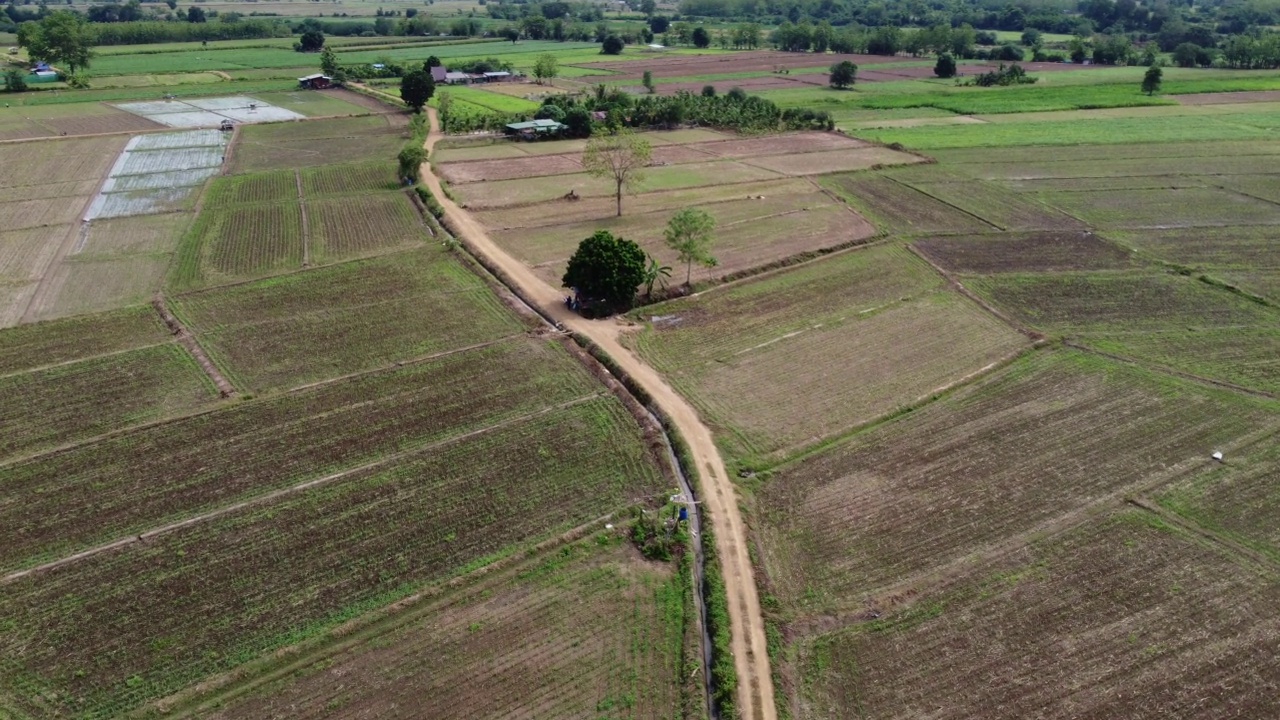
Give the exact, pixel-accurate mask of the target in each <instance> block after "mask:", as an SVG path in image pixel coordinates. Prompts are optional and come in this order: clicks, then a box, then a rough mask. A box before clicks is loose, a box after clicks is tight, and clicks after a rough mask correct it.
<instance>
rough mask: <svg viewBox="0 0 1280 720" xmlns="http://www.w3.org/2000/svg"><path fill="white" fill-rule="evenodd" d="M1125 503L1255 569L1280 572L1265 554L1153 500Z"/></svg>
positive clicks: (1137, 497) (1144, 498) (1141, 497)
mask: <svg viewBox="0 0 1280 720" xmlns="http://www.w3.org/2000/svg"><path fill="white" fill-rule="evenodd" d="M1125 502H1126V503H1128V504H1129V505H1131V506H1133V507H1135V508H1138V509H1140V510H1143V511H1145V512H1148V513H1151V514H1152V515H1155V516H1156V517H1157V518H1159V519H1160V520H1162V521H1164V522H1166V523H1169V524H1170V525H1173V526H1175V527H1177V528H1179V529H1181V530H1183V531H1185V532H1187V533H1190V534H1192V535H1195V536H1197V537H1199V538H1201V539H1203V540H1205V541H1207V542H1208V543H1209V544H1210V545H1213V546H1215V547H1217V548H1218V549H1219V550H1220V551H1222V552H1224V553H1225V554H1227V555H1231V556H1233V557H1234V559H1236V560H1238V561H1243V562H1244V563H1246V564H1248V565H1252V566H1255V569H1257V570H1259V571H1263V572H1266V573H1267V574H1268V575H1275V574H1276V571H1277V570H1280V562H1276V561H1275V560H1274V559H1272V558H1270V557H1268V556H1267V555H1266V554H1265V553H1261V552H1258V551H1257V550H1254V549H1253V548H1251V547H1249V546H1247V545H1245V544H1244V543H1241V542H1237V541H1235V540H1232V539H1231V538H1229V537H1226V536H1225V535H1223V534H1222V533H1219V532H1217V531H1216V530H1212V529H1210V528H1207V527H1205V526H1203V525H1201V524H1199V523H1197V522H1195V521H1194V520H1190V519H1188V518H1186V517H1183V516H1182V515H1179V514H1178V513H1175V512H1173V511H1171V510H1166V509H1165V508H1163V507H1160V505H1159V504H1157V503H1156V502H1154V501H1153V500H1152V499H1151V498H1149V497H1147V496H1146V495H1145V494H1143V495H1135V496H1133V497H1127V498H1125Z"/></svg>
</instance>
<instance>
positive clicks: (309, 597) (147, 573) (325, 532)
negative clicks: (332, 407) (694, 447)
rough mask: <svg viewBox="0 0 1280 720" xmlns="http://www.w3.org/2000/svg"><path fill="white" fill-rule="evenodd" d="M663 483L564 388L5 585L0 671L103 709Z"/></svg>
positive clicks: (621, 414)
mask: <svg viewBox="0 0 1280 720" xmlns="http://www.w3.org/2000/svg"><path fill="white" fill-rule="evenodd" d="M661 485H662V481H661V478H660V475H659V474H658V473H657V471H656V468H654V466H653V465H652V463H651V461H650V460H649V459H648V455H647V451H646V449H645V447H644V446H643V444H642V443H641V442H640V437H639V433H638V429H637V428H636V426H635V423H634V421H633V420H632V419H631V418H630V417H629V416H628V415H627V413H626V411H625V410H624V409H622V407H621V405H619V404H618V403H617V402H616V401H615V400H613V399H612V398H605V399H598V400H595V401H592V402H589V403H583V404H579V405H576V406H573V407H570V408H566V409H562V410H559V411H556V412H553V413H549V414H546V415H543V416H540V417H537V418H533V419H530V420H528V421H526V422H523V423H518V424H515V425H511V426H507V427H503V428H499V429H497V430H494V431H493V432H490V433H486V434H484V435H481V436H478V437H472V438H468V439H466V440H464V441H462V442H456V443H451V444H449V445H447V446H445V447H440V448H436V449H434V450H432V451H431V452H428V453H422V454H418V455H416V456H415V457H413V458H411V459H406V460H403V461H400V462H398V463H396V464H395V465H393V466H391V467H389V468H386V469H380V470H375V471H371V472H366V473H360V474H359V475H357V476H355V477H352V478H350V479H347V480H345V481H343V482H340V483H333V484H330V485H326V486H322V487H320V488H316V489H315V490H313V491H311V492H307V493H300V494H297V495H294V496H290V497H288V498H285V499H281V500H280V501H278V502H275V503H272V504H270V505H266V506H260V507H255V508H251V509H247V510H245V511H243V512H237V513H234V514H231V515H228V516H225V517H223V518H219V519H217V520H215V521H213V522H209V523H205V524H197V525H194V526H191V527H189V528H186V529H183V530H179V531H176V532H174V533H172V534H168V535H163V536H159V537H157V538H155V539H153V540H152V541H149V542H147V543H144V544H135V545H133V546H131V547H130V549H128V550H125V551H122V552H117V553H109V554H104V555H100V556H95V557H92V558H89V559H86V560H83V561H81V562H79V563H76V564H74V565H72V566H68V567H66V568H63V569H60V570H58V571H53V572H50V573H45V574H42V575H39V576H36V577H33V578H29V579H24V580H22V581H19V582H16V583H13V584H10V585H6V586H3V587H2V588H0V602H2V603H3V604H4V605H5V606H6V607H7V608H9V611H10V612H9V613H8V617H9V619H10V620H12V621H13V623H12V624H13V626H14V630H13V631H11V632H8V633H5V634H4V635H3V636H0V655H3V656H4V657H5V658H6V665H8V666H9V667H8V668H7V670H9V671H10V672H6V673H3V674H4V676H5V677H7V678H14V677H15V676H26V677H28V678H30V677H32V676H35V677H38V678H39V679H40V680H41V682H42V683H43V684H44V685H45V686H46V687H47V688H48V690H50V691H51V694H46V695H45V697H54V696H55V695H54V694H53V693H56V697H58V698H60V700H59V704H65V705H64V707H65V709H67V710H74V711H75V712H76V714H77V715H78V716H81V717H106V716H113V717H114V716H116V715H118V714H119V713H120V712H122V711H125V710H128V709H131V708H133V707H136V706H137V705H138V704H140V703H142V702H144V701H146V700H148V699H150V698H153V697H157V696H159V695H163V694H167V693H170V692H172V691H174V690H176V689H178V688H179V687H182V686H183V685H185V684H187V683H189V682H191V681H193V680H195V679H197V678H200V677H203V676H205V675H207V674H209V673H211V672H217V671H219V670H222V669H226V668H229V667H232V666H234V665H235V664H238V663H239V662H242V661H244V660H246V659H248V658H249V657H252V656H256V655H258V654H260V653H262V652H266V651H269V650H271V649H273V648H276V647H280V646H282V645H285V644H289V643H292V642H295V641H297V640H300V639H304V638H306V637H309V636H312V635H314V634H316V633H318V632H322V631H323V630H325V629H326V628H328V627H331V626H332V625H334V624H335V623H338V622H341V621H343V620H346V619H348V618H351V617H354V616H356V615H358V614H360V613H363V612H366V611H368V610H369V609H371V608H373V607H378V606H381V605H384V604H386V603H387V602H389V601H391V600H393V599H396V598H398V597H403V596H404V595H406V594H408V593H410V592H412V591H413V590H415V589H416V588H417V587H419V586H420V585H421V584H422V583H423V582H429V581H433V580H440V579H443V578H446V577H448V576H451V575H453V574H456V573H458V572H460V571H465V570H466V569H467V568H468V567H471V566H473V565H474V564H475V563H478V562H479V563H483V562H486V558H491V557H493V556H494V555H495V554H499V555H500V554H503V553H505V552H508V551H509V549H510V548H511V547H512V546H513V545H518V544H523V543H525V542H528V541H530V540H532V539H534V538H537V537H542V536H546V535H548V534H553V533H555V532H557V531H562V530H564V529H566V528H567V527H572V526H575V525H578V524H581V523H583V522H586V521H588V520H590V519H592V518H595V517H599V516H600V515H601V514H603V513H605V512H608V511H609V510H611V509H613V508H616V507H618V506H619V505H621V504H623V503H626V502H629V499H630V498H632V497H635V496H636V495H637V494H641V495H648V494H653V493H656V492H659V491H660V490H661V489H662V487H661ZM566 498H572V500H573V501H572V502H565V499H566ZM552 517H554V518H555V520H554V521H553V522H552V523H550V524H548V522H547V520H548V518H552ZM144 618H145V621H143V619H144ZM105 647H111V648H114V652H113V653H111V655H110V661H109V662H104V659H105V656H104V655H103V653H102V649H103V648H105Z"/></svg>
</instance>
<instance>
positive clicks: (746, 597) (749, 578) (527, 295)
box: [421, 108, 777, 720]
mask: <svg viewBox="0 0 1280 720" xmlns="http://www.w3.org/2000/svg"><path fill="white" fill-rule="evenodd" d="M425 110H426V112H427V113H428V117H429V119H430V122H431V131H430V133H429V134H428V135H427V142H426V149H427V152H428V154H430V153H431V151H432V150H433V149H434V148H435V144H436V141H437V140H438V139H439V138H440V136H441V134H440V121H439V117H438V116H437V115H436V111H435V109H433V108H425ZM428 156H430V155H428ZM421 174H422V182H423V183H425V184H426V185H427V187H428V188H430V189H431V192H432V193H434V194H435V196H436V198H437V199H438V200H439V201H440V205H441V206H443V207H444V211H445V216H446V218H447V221H448V225H449V228H450V229H451V230H452V231H453V233H454V234H455V235H456V236H457V237H458V240H459V241H460V242H462V243H463V244H464V245H465V246H466V247H467V248H468V249H469V250H470V251H471V252H472V253H475V254H476V255H479V256H482V257H483V258H484V259H485V261H486V262H488V263H489V264H491V265H492V266H494V267H497V268H499V269H501V270H502V272H503V273H504V274H505V275H506V279H507V281H509V282H510V283H512V284H513V285H516V286H517V287H518V289H519V291H520V294H521V295H522V296H523V297H524V299H525V300H526V301H527V302H529V303H532V304H534V305H536V306H537V308H538V310H539V311H540V312H541V313H543V314H544V315H546V316H547V317H550V318H552V319H553V320H555V321H556V322H559V323H561V324H562V325H563V326H564V327H566V328H569V329H570V330H573V331H575V332H579V333H582V334H583V335H584V336H586V337H588V338H590V339H591V341H592V342H594V343H595V344H596V345H597V346H598V347H599V348H600V349H601V350H603V351H604V352H605V353H607V354H608V355H609V356H610V357H611V358H613V360H614V361H615V362H616V363H617V364H618V366H619V367H621V368H622V369H623V370H625V371H626V372H627V374H628V375H630V376H631V378H632V379H633V380H634V381H635V382H636V384H638V385H639V386H640V387H642V388H644V390H645V391H646V392H647V393H649V395H650V396H651V397H652V398H653V401H654V402H655V403H656V404H657V405H658V407H660V408H661V409H662V410H663V412H665V413H666V414H667V415H668V416H669V418H670V419H671V422H672V424H673V425H675V427H676V429H677V430H679V432H680V434H681V435H682V436H683V437H684V439H685V442H687V443H688V445H689V448H690V453H691V454H692V456H693V458H694V459H695V461H696V462H697V465H698V470H699V471H700V472H701V474H702V478H703V488H702V490H703V497H702V498H701V501H702V507H703V509H704V511H705V512H707V513H708V514H709V517H710V518H711V521H712V526H713V528H714V530H715V538H716V550H717V552H718V553H719V555H720V558H721V561H722V562H723V568H722V571H723V573H724V581H725V590H726V593H727V595H728V601H729V625H730V631H731V633H732V638H733V644H732V648H733V657H734V666H735V667H736V668H737V672H738V712H739V715H740V717H741V718H742V719H743V720H776V717H777V710H776V708H775V707H774V700H773V677H772V675H771V674H770V669H769V655H768V651H767V649H766V644H765V631H764V617H763V616H762V615H761V612H760V600H759V598H758V597H757V594H756V583H755V577H754V575H753V571H752V567H751V558H750V555H749V553H748V551H747V536H746V528H745V527H744V526H743V522H742V515H741V513H740V512H739V511H738V498H737V494H736V491H735V489H734V487H733V482H732V481H731V480H730V479H729V474H728V472H726V471H725V467H724V461H723V460H722V459H721V458H720V452H719V450H718V449H717V448H716V445H715V442H714V441H713V440H712V437H711V431H710V430H709V429H708V428H707V426H706V425H704V424H703V423H702V420H701V419H700V418H699V417H698V413H697V411H696V410H694V408H693V406H692V405H690V404H689V403H688V401H686V400H685V399H684V398H683V397H681V396H680V394H679V393H677V392H676V391H675V390H673V389H672V388H671V386H669V385H668V384H667V383H666V381H665V380H663V379H662V377H661V376H660V375H659V374H658V373H657V371H655V370H654V369H653V368H652V367H650V366H649V365H647V364H646V363H645V362H644V361H643V360H641V359H640V358H639V357H638V356H636V355H635V354H633V353H632V352H631V351H630V350H628V349H627V348H626V347H624V346H623V345H622V343H621V342H620V341H619V335H620V334H621V333H622V332H624V327H623V326H622V325H621V324H620V323H619V322H618V321H617V320H613V319H609V320H587V319H585V318H583V317H581V316H580V315H578V314H577V313H574V312H571V311H570V310H569V309H568V308H566V307H565V306H564V302H563V300H564V297H565V293H564V291H562V290H560V289H559V288H554V287H552V286H551V285H549V284H548V283H547V282H546V281H544V280H543V279H542V278H539V277H538V276H537V275H535V274H534V272H533V270H532V269H531V268H530V267H529V266H527V265H525V264H524V263H522V262H520V261H519V260H516V259H515V258H513V257H511V255H509V254H507V252H506V251H505V250H503V249H502V248H501V247H499V246H498V245H497V243H495V242H494V241H493V240H492V239H491V238H490V237H489V235H488V233H486V232H485V230H484V227H483V226H482V225H480V223H478V222H476V220H475V219H474V218H472V217H471V215H470V213H467V212H466V211H465V210H463V209H462V208H460V207H458V205H457V204H456V203H454V202H453V201H452V200H450V199H449V198H448V196H446V195H445V194H444V191H443V188H442V187H441V185H440V179H439V178H438V177H436V176H435V173H433V172H432V170H431V164H430V162H429V161H428V162H427V163H424V164H423V166H422V173H421Z"/></svg>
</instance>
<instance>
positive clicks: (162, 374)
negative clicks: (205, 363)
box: [0, 344, 218, 474]
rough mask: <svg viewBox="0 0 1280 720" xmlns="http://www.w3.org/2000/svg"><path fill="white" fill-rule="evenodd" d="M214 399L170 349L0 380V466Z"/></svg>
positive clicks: (195, 371)
mask: <svg viewBox="0 0 1280 720" xmlns="http://www.w3.org/2000/svg"><path fill="white" fill-rule="evenodd" d="M217 396H218V395H217V392H216V390H215V389H214V388H213V385H212V383H211V382H210V381H209V379H208V377H207V376H206V375H205V374H204V373H203V372H202V371H201V370H200V368H199V367H198V366H197V365H196V363H195V360H194V359H193V358H192V357H191V356H190V355H189V354H188V353H187V351H186V350H184V349H183V348H182V347H180V346H178V345H174V344H166V345H156V346H153V347H149V348H143V349H140V350H131V351H128V352H125V353H121V354H117V355H108V356H104V357H99V358H93V359H89V360H82V361H80V362H76V363H72V364H68V365H59V366H55V367H52V368H48V369H46V370H38V371H35V372H30V373H22V374H17V375H7V376H3V377H0V426H3V427H4V429H5V431H4V433H3V434H2V435H0V460H3V459H7V458H9V457H10V456H13V455H22V454H27V453H30V452H31V451H33V450H37V449H40V448H44V447H48V446H51V445H57V444H60V443H64V442H69V441H74V440H78V439H81V438H85V437H90V436H93V435H98V434H101V433H105V432H110V431H113V430H118V429H120V428H122V427H128V426H129V425H131V424H134V423H141V422H146V421H148V420H153V419H156V418H159V417H163V416H164V415H167V414H169V413H173V412H178V411H183V410H191V409H194V408H197V407H199V406H200V405H202V404H205V403H208V402H211V401H212V400H215V399H216V398H217ZM0 474H2V473H0Z"/></svg>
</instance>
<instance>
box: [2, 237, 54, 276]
mask: <svg viewBox="0 0 1280 720" xmlns="http://www.w3.org/2000/svg"><path fill="white" fill-rule="evenodd" d="M67 230H68V228H67V226H65V225H46V226H44V227H31V228H23V229H21V230H0V283H12V282H26V281H34V280H39V279H40V276H41V275H43V274H44V273H45V271H46V270H47V269H48V266H49V263H50V261H51V260H52V258H53V255H54V254H55V253H57V250H58V245H59V243H61V242H62V240H63V238H65V237H66V236H67Z"/></svg>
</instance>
